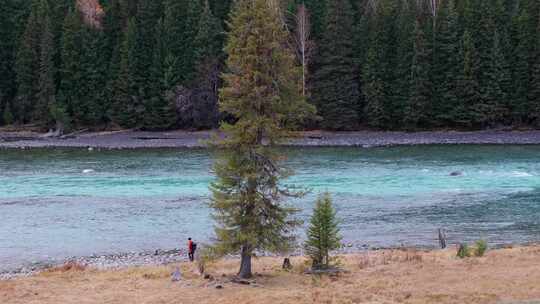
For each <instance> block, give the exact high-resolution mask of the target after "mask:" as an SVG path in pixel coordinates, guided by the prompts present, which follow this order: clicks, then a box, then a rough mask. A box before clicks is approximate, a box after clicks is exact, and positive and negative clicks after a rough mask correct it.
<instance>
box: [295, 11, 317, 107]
mask: <svg viewBox="0 0 540 304" xmlns="http://www.w3.org/2000/svg"><path fill="white" fill-rule="evenodd" d="M295 23H296V24H295V26H296V28H295V31H294V35H293V39H294V45H295V51H296V57H297V59H298V61H299V63H300V65H301V66H302V96H304V97H305V96H306V95H307V89H306V82H307V81H306V79H307V74H308V66H309V62H310V59H311V54H312V53H313V48H314V43H313V41H312V40H311V22H310V15H309V11H308V10H307V8H306V6H305V5H304V4H300V5H299V6H298V11H297V13H296V15H295Z"/></svg>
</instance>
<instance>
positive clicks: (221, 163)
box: [210, 0, 314, 278]
mask: <svg viewBox="0 0 540 304" xmlns="http://www.w3.org/2000/svg"><path fill="white" fill-rule="evenodd" d="M280 14H281V12H280V10H279V6H278V5H277V3H276V2H275V1H268V0H239V1H236V2H235V6H234V9H233V12H232V14H231V16H230V18H231V21H230V30H229V34H228V42H227V45H226V47H225V51H226V53H227V55H228V59H227V61H226V64H227V72H226V73H225V74H224V75H223V80H224V86H223V88H222V89H221V91H220V108H221V110H222V111H224V112H226V113H228V114H230V115H232V116H233V117H235V123H234V124H227V123H224V124H223V125H222V127H221V130H222V131H223V132H224V133H225V135H226V136H225V139H224V140H222V141H221V142H220V145H221V147H222V148H224V149H225V150H222V151H221V152H220V157H219V158H218V160H217V161H216V164H215V166H214V170H215V173H216V176H217V179H216V181H215V182H214V183H212V185H211V190H212V199H211V203H210V206H211V208H212V209H213V210H214V212H213V216H214V219H215V220H216V222H217V225H216V229H215V232H216V239H217V243H216V244H215V249H216V250H217V252H220V253H222V254H226V253H240V256H241V263H240V270H239V272H238V275H239V276H240V277H242V278H249V277H251V276H252V270H251V259H252V257H253V255H254V254H255V253H256V252H264V251H270V252H276V251H283V250H288V249H290V248H291V246H292V245H293V241H294V235H293V232H294V228H295V227H296V226H297V225H298V224H299V222H298V221H297V220H295V219H294V218H292V216H293V215H294V213H295V211H296V210H295V209H293V208H290V207H288V206H287V204H286V202H285V199H286V198H287V197H289V196H290V195H293V194H294V193H292V192H290V191H289V190H288V189H285V188H283V187H284V186H283V179H284V178H285V177H286V176H288V171H287V170H286V169H285V168H284V167H283V163H282V158H283V156H282V155H280V153H279V152H278V151H277V150H276V149H275V148H276V146H275V145H276V144H277V143H278V142H281V141H283V140H284V138H285V136H287V134H288V131H289V130H290V129H291V128H293V127H294V126H295V125H296V122H298V121H299V119H302V118H304V117H305V116H306V115H310V114H312V112H314V110H313V108H312V107H311V106H309V104H308V103H306V102H305V100H304V99H303V98H302V97H301V95H300V94H299V86H298V83H299V82H298V80H299V77H300V75H299V70H298V68H297V67H296V66H295V64H294V62H295V61H294V55H293V54H292V52H291V50H290V49H289V48H288V47H287V40H288V34H289V33H288V32H287V31H286V29H285V28H284V25H283V23H282V22H281V20H282V16H281V15H280Z"/></svg>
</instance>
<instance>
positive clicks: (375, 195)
mask: <svg viewBox="0 0 540 304" xmlns="http://www.w3.org/2000/svg"><path fill="white" fill-rule="evenodd" d="M284 150H285V152H286V154H287V155H288V160H287V163H288V165H289V167H290V168H292V169H294V171H295V173H296V175H294V176H293V177H291V178H290V179H288V180H287V181H286V182H287V184H291V185H296V186H301V187H305V188H307V189H310V190H311V193H310V194H309V195H307V196H306V197H304V198H302V199H297V200H292V201H291V204H293V205H294V206H297V207H299V208H301V209H302V212H301V213H300V214H299V217H301V218H302V219H305V220H307V219H308V217H309V215H310V213H311V209H312V206H313V202H314V199H315V197H316V195H317V193H320V192H323V191H329V192H331V193H332V194H333V197H334V201H335V205H336V208H337V209H338V215H339V217H340V218H341V229H342V234H343V237H344V242H346V243H347V244H350V246H352V247H353V248H358V249H361V248H366V247H379V246H400V245H417V246H436V245H437V240H436V237H437V229H438V228H440V227H443V228H445V229H446V230H447V231H448V232H447V234H448V237H449V242H450V243H457V242H462V241H473V240H477V239H486V240H487V241H488V242H489V244H490V245H495V244H508V243H525V242H531V241H540V146H515V145H514V146H511V145H509V146H491V145H483V146H480V145H479V146H474V145H461V146H457V145H456V146H437V145H433V146H401V147H390V148H388V147H387V148H369V149H362V148H290V149H289V148H288V149H284ZM212 161H213V160H212V155H211V154H210V153H209V152H208V151H206V150H192V149H191V150H190V149H180V150H178V149H177V150H166V149H165V150H131V151H126V150H123V151H98V150H96V151H86V150H74V149H65V150H62V149H60V150H59V149H50V150H39V149H38V150H24V151H21V150H0V270H2V269H4V270H6V269H10V268H11V269H13V268H15V267H18V266H20V265H24V264H26V263H32V262H36V261H50V260H52V261H54V260H61V259H63V258H66V257H70V256H87V255H92V254H113V253H119V252H129V251H144V250H154V249H157V248H160V249H170V248H178V247H180V246H184V243H185V239H186V238H187V237H188V236H191V237H194V238H195V239H196V240H198V241H200V242H204V241H208V240H210V239H211V238H212V235H213V231H212V229H213V228H212V227H213V222H212V220H211V218H210V210H209V209H208V207H207V205H206V202H207V201H208V197H209V190H208V185H209V183H211V182H212V180H213V176H212V173H211V165H212ZM451 173H454V174H451ZM452 175H457V176H452ZM298 234H299V236H300V237H302V236H303V234H304V232H303V229H299V230H298Z"/></svg>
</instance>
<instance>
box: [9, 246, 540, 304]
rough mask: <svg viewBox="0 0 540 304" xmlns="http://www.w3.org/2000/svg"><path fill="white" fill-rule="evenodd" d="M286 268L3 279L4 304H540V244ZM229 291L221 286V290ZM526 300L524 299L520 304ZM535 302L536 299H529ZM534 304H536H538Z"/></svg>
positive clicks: (262, 263)
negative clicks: (178, 275)
mask: <svg viewBox="0 0 540 304" xmlns="http://www.w3.org/2000/svg"><path fill="white" fill-rule="evenodd" d="M292 262H293V265H294V267H295V268H294V270H293V271H291V272H284V271H282V270H280V265H281V259H278V258H261V259H258V260H256V261H255V263H254V271H255V272H256V273H257V274H256V276H255V278H254V279H253V281H255V284H252V285H240V284H236V283H231V282H229V279H230V276H232V275H233V274H234V271H235V270H236V267H237V264H238V261H236V260H226V261H220V262H218V263H217V264H216V265H213V266H212V267H210V269H209V273H211V274H212V275H213V276H214V277H215V280H214V281H213V282H210V281H208V280H204V279H203V278H201V277H199V276H198V275H196V273H195V266H194V265H192V264H188V263H183V264H178V265H179V266H180V267H181V269H182V270H183V273H184V280H183V281H182V282H179V283H174V282H171V280H170V273H171V272H172V271H173V270H174V268H175V267H176V266H177V265H169V266H159V267H135V268H129V269H124V270H118V271H96V270H84V271H80V270H70V271H54V272H45V273H42V274H40V275H37V276H34V277H30V278H21V279H16V280H12V281H3V282H0V303H4V304H11V303H25V304H29V303H39V304H49V303H51V304H52V303H54V304H57V303H77V304H86V303H100V304H109V303H110V304H112V303H163V304H168V303H220V304H241V303H254V304H255V303H257V304H270V303H272V304H274V303H329V304H331V303H514V302H513V301H525V300H534V299H537V300H538V301H539V302H540V247H520V248H513V249H500V250H493V251H489V252H488V253H487V254H486V256H485V257H481V258H467V259H464V260H460V259H457V258H456V257H455V250H454V249H452V250H446V251H432V252H418V251H411V250H409V251H400V250H386V251H377V252H369V253H367V254H355V255H347V256H344V257H343V258H342V262H343V265H344V268H345V269H347V270H348V271H349V273H345V274H341V275H340V276H338V277H323V278H317V277H313V276H308V275H304V274H302V271H303V269H305V266H304V259H303V258H300V257H298V258H293V260H292ZM218 284H219V285H222V286H223V289H216V288H215V286H216V285H218ZM515 303H520V302H515ZM523 303H530V302H523ZM533 303H534V302H533Z"/></svg>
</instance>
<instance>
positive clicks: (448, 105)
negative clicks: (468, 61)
mask: <svg viewBox="0 0 540 304" xmlns="http://www.w3.org/2000/svg"><path fill="white" fill-rule="evenodd" d="M457 22H458V15H457V12H456V9H455V2H454V1H453V0H450V1H445V2H443V3H441V6H440V7H439V13H438V17H437V28H436V30H435V41H434V52H433V62H434V65H433V75H434V77H433V81H434V84H433V85H434V89H435V90H434V92H435V96H434V109H433V111H434V116H435V117H434V118H435V120H436V122H437V125H439V126H452V125H453V124H454V122H455V119H456V118H455V115H456V114H457V113H455V109H456V108H457V107H458V98H457V93H458V92H457V79H458V78H459V73H460V68H459V62H460V58H459V43H460V41H459V38H458V30H459V28H458V26H459V25H458V23H457Z"/></svg>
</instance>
